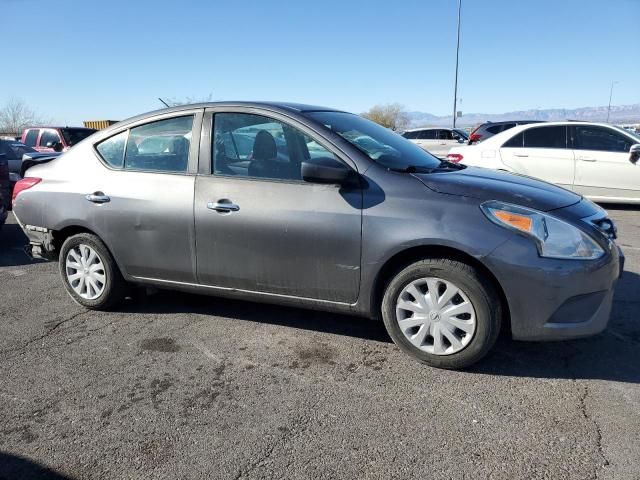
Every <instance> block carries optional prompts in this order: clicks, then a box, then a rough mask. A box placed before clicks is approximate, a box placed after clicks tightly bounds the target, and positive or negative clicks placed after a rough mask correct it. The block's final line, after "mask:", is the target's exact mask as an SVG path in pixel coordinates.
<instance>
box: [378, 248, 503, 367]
mask: <svg viewBox="0 0 640 480" xmlns="http://www.w3.org/2000/svg"><path fill="white" fill-rule="evenodd" d="M382 318H383V320H384V324H385V326H386V328H387V331H388V332H389V335H390V336H391V338H392V339H393V341H394V342H395V343H396V344H397V345H398V346H399V347H400V348H401V349H402V350H403V351H404V352H406V353H408V354H409V355H411V356H412V357H414V358H416V359H417V360H419V361H421V362H423V363H426V364H428V365H431V366H434V367H439V368H448V369H457V368H465V367H468V366H470V365H472V364H474V363H475V362H477V361H478V360H480V359H481V358H482V357H484V356H485V355H486V354H487V352H488V351H489V350H490V349H491V347H492V346H493V344H494V343H495V341H496V339H497V337H498V333H499V332H500V323H501V319H502V308H501V302H500V298H499V297H498V295H497V293H496V291H495V289H494V287H493V285H492V283H491V282H490V281H489V280H488V279H487V278H486V277H485V276H484V275H482V273H481V272H479V271H478V270H477V269H475V268H474V267H472V266H470V265H468V264H466V263H462V262H459V261H455V260H450V259H446V258H433V259H425V260H421V261H419V262H416V263H413V264H411V265H409V266H408V267H406V268H404V269H403V270H401V271H400V272H398V273H397V274H396V275H395V276H394V277H393V278H392V279H391V281H390V282H389V284H388V285H387V288H386V290H385V293H384V298H383V301H382Z"/></svg>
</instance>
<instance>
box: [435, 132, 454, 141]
mask: <svg viewBox="0 0 640 480" xmlns="http://www.w3.org/2000/svg"><path fill="white" fill-rule="evenodd" d="M438 139H439V140H453V135H451V130H438Z"/></svg>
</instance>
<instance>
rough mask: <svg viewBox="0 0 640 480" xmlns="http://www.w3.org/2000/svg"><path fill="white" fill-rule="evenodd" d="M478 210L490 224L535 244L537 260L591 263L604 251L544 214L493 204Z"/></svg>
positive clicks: (486, 204) (573, 230)
mask: <svg viewBox="0 0 640 480" xmlns="http://www.w3.org/2000/svg"><path fill="white" fill-rule="evenodd" d="M480 208H481V209H482V211H483V212H484V214H485V215H486V216H487V218H488V219H489V220H491V221H492V222H493V223H495V224H497V225H500V226H502V227H505V228H509V229H511V230H515V231H517V232H520V233H523V234H524V235H526V236H528V237H530V238H531V239H532V240H534V241H535V242H536V245H537V246H538V253H539V254H540V256H541V257H549V258H564V259H574V260H594V259H596V258H600V257H602V256H603V255H604V250H603V249H602V248H601V247H600V245H598V243H597V242H596V241H595V240H593V239H592V238H591V237H590V236H589V235H587V234H586V233H584V232H583V231H582V230H580V229H579V228H577V227H574V226H573V225H570V224H569V223H567V222H565V221H563V220H560V219H559V218H556V217H553V216H551V215H548V214H546V213H542V212H539V211H537V210H532V209H529V208H525V207H520V206H518V205H511V204H509V203H502V202H498V201H495V200H491V201H489V202H485V203H483V204H482V205H481V206H480Z"/></svg>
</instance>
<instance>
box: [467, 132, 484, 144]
mask: <svg viewBox="0 0 640 480" xmlns="http://www.w3.org/2000/svg"><path fill="white" fill-rule="evenodd" d="M481 138H482V135H480V134H479V133H472V134H471V135H469V143H471V142H477V141H479V140H480V139H481Z"/></svg>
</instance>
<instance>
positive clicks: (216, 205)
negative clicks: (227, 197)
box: [207, 202, 240, 213]
mask: <svg viewBox="0 0 640 480" xmlns="http://www.w3.org/2000/svg"><path fill="white" fill-rule="evenodd" d="M207 208H208V209H209V210H215V211H216V212H224V213H228V212H237V211H238V210H240V207H239V206H238V205H236V204H235V203H228V202H209V203H207Z"/></svg>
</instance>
